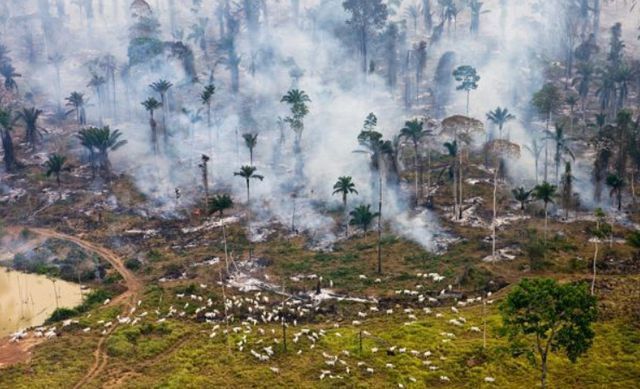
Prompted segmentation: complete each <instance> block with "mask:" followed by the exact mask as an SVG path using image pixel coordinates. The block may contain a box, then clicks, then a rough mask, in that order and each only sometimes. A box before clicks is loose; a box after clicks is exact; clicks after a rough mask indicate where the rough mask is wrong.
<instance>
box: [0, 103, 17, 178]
mask: <svg viewBox="0 0 640 389" xmlns="http://www.w3.org/2000/svg"><path fill="white" fill-rule="evenodd" d="M16 120H17V119H16V118H14V117H13V115H12V114H11V111H7V110H3V109H0V138H1V140H2V150H3V151H4V166H5V169H6V170H7V172H11V171H13V169H14V168H15V167H16V166H17V161H16V156H15V151H14V148H13V139H12V138H11V131H12V130H13V125H14V123H15V121H16Z"/></svg>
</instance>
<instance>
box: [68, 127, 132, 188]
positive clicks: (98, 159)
mask: <svg viewBox="0 0 640 389" xmlns="http://www.w3.org/2000/svg"><path fill="white" fill-rule="evenodd" d="M77 137H78V139H80V143H81V144H82V146H84V147H85V148H87V149H88V150H89V153H90V156H91V164H92V170H93V172H94V175H95V170H96V169H97V168H101V169H102V171H103V172H104V175H105V177H107V178H108V177H110V175H111V162H110V161H109V152H111V151H116V150H118V149H119V148H121V147H122V146H124V145H126V144H127V141H126V140H124V139H120V138H121V137H122V132H120V130H113V131H112V130H111V128H110V127H109V126H105V127H99V128H98V127H90V128H85V129H82V130H80V131H79V132H78V135H77Z"/></svg>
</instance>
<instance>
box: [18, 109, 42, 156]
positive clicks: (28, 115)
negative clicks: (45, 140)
mask: <svg viewBox="0 0 640 389" xmlns="http://www.w3.org/2000/svg"><path fill="white" fill-rule="evenodd" d="M40 115H42V111H41V110H39V109H35V108H33V107H32V108H23V109H22V111H20V112H18V119H20V120H22V121H23V122H24V128H25V139H26V141H27V143H29V145H31V148H32V149H33V150H35V148H36V145H37V144H38V140H39V139H40V138H42V133H41V132H40V131H41V129H40V127H39V126H38V119H39V118H40Z"/></svg>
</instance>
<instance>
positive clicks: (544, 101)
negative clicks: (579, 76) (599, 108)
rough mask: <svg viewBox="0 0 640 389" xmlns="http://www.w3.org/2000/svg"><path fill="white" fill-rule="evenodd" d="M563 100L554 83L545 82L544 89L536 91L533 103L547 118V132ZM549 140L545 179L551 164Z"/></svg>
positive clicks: (545, 149) (546, 153) (545, 158)
mask: <svg viewBox="0 0 640 389" xmlns="http://www.w3.org/2000/svg"><path fill="white" fill-rule="evenodd" d="M561 102H562V96H561V94H560V90H559V89H558V87H556V86H555V85H554V84H552V83H547V84H545V85H544V86H543V87H542V89H540V90H539V91H538V92H536V93H534V95H533V99H532V100H531V104H532V105H533V106H534V107H535V108H536V109H537V110H538V113H539V114H540V115H541V116H542V117H543V118H544V119H545V132H548V131H549V124H550V123H551V118H552V116H553V114H554V113H555V112H556V111H557V110H558V108H559V107H560V104H561ZM548 149H549V148H548V147H547V142H546V141H545V145H544V181H547V179H548V174H547V173H548V172H547V168H548V165H549V158H548V156H549V151H548Z"/></svg>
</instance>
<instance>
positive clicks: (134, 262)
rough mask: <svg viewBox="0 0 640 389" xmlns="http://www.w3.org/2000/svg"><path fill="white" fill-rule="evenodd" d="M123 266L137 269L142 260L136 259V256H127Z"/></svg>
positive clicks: (140, 265)
mask: <svg viewBox="0 0 640 389" xmlns="http://www.w3.org/2000/svg"><path fill="white" fill-rule="evenodd" d="M124 266H125V267H126V268H127V269H129V270H134V271H136V270H139V269H140V268H141V267H142V262H140V261H139V260H138V259H136V258H129V259H127V261H126V262H125V263H124Z"/></svg>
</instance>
